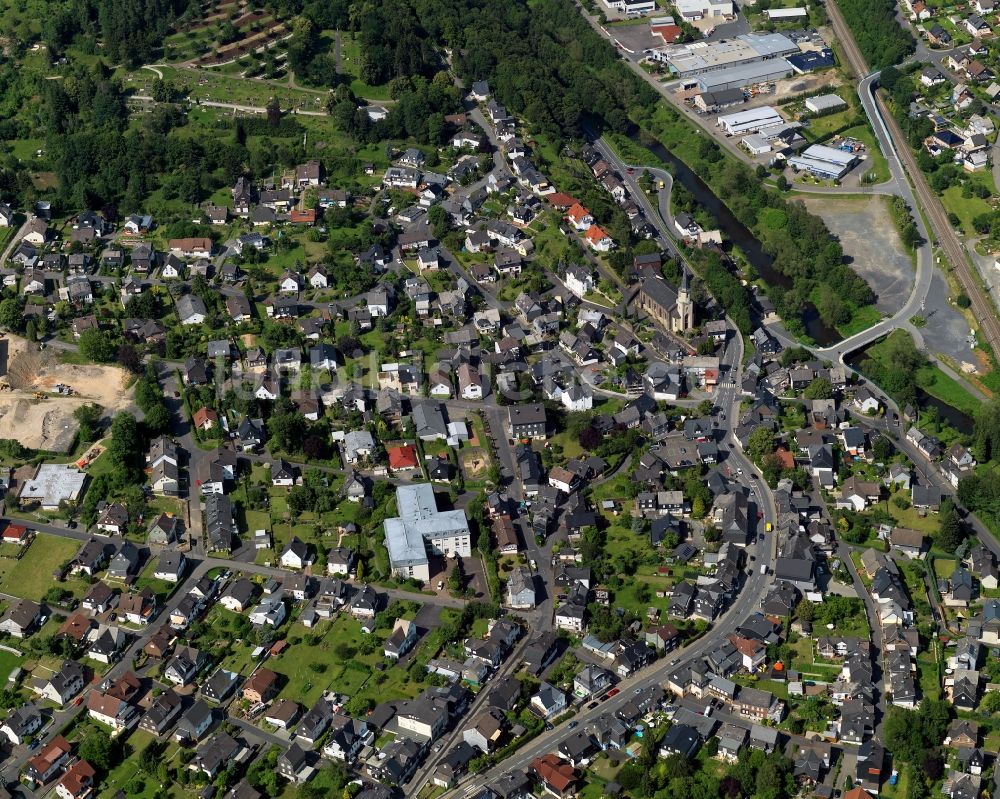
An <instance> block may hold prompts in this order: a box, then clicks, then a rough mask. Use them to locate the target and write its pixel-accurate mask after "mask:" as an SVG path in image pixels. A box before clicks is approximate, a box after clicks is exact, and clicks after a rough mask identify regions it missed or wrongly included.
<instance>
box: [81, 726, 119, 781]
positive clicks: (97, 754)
mask: <svg viewBox="0 0 1000 799" xmlns="http://www.w3.org/2000/svg"><path fill="white" fill-rule="evenodd" d="M79 753H80V757H81V759H83V760H86V761H87V762H88V763H90V764H91V765H92V766H93V767H94V768H96V769H97V770H98V771H101V772H104V773H105V774H106V773H107V772H108V771H110V770H111V769H112V768H113V767H114V766H115V764H116V761H117V759H118V755H119V752H118V747H117V746H116V745H115V742H114V741H112V740H111V736H110V735H108V734H107V733H106V732H105V731H104V730H102V729H98V728H97V727H90V728H88V730H87V733H86V735H84V737H83V740H81V741H80V748H79Z"/></svg>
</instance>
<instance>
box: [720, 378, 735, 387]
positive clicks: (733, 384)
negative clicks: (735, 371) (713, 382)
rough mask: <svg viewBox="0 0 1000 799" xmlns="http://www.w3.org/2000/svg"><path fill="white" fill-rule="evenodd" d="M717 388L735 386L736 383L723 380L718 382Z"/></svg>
mask: <svg viewBox="0 0 1000 799" xmlns="http://www.w3.org/2000/svg"><path fill="white" fill-rule="evenodd" d="M718 387H719V388H736V383H735V382H734V381H732V380H723V381H722V382H721V383H719V384H718Z"/></svg>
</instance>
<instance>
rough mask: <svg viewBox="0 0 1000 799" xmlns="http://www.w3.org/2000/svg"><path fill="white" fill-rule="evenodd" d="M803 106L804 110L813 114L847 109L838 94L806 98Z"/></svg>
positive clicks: (845, 102)
mask: <svg viewBox="0 0 1000 799" xmlns="http://www.w3.org/2000/svg"><path fill="white" fill-rule="evenodd" d="M805 106H806V110H808V111H811V112H812V113H814V114H825V113H826V112H828V111H836V110H837V109H839V108H847V101H846V100H844V98H843V97H841V96H840V95H839V94H820V95H817V96H816V97H809V98H807V99H806V102H805Z"/></svg>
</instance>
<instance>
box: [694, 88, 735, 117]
mask: <svg viewBox="0 0 1000 799" xmlns="http://www.w3.org/2000/svg"><path fill="white" fill-rule="evenodd" d="M746 100H747V98H746V95H745V94H743V91H742V90H741V89H722V90H721V91H718V92H703V93H702V94H699V95H697V96H696V97H695V98H694V104H695V106H696V107H697V108H698V109H699V110H701V111H704V112H706V113H714V112H716V111H721V110H722V109H723V108H731V107H732V106H734V105H743V103H745V102H746Z"/></svg>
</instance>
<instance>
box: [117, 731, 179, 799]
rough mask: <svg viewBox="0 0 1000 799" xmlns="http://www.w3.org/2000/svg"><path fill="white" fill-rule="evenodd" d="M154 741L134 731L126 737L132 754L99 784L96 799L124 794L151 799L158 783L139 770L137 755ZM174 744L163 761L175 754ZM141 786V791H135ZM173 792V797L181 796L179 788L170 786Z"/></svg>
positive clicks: (146, 735) (151, 737)
mask: <svg viewBox="0 0 1000 799" xmlns="http://www.w3.org/2000/svg"><path fill="white" fill-rule="evenodd" d="M155 739H156V736H154V735H152V734H150V733H148V732H144V731H143V730H136V731H135V732H133V733H132V734H131V735H130V736H129V737H128V745H129V747H131V749H132V754H131V755H130V756H129V757H127V758H125V760H123V761H122V762H121V763H119V764H118V765H117V766H115V767H114V768H113V769H111V771H110V772H109V773H108V775H107V777H105V778H104V780H103V781H102V783H101V788H102V790H101V792H100V793H99V794H97V796H98V799H111V798H112V797H114V796H117V795H119V792H124V793H125V795H127V796H129V797H139V799H152V797H154V796H156V794H157V791H158V790H159V787H160V785H159V781H158V780H157V779H156V778H155V777H150V776H147V775H146V774H145V773H143V772H142V771H140V769H139V754H140V753H141V752H142V751H143V750H144V749H145V748H146V747H147V746H149V744H150V743H151V742H152V741H154V740H155ZM177 751H178V747H177V745H176V744H170V745H168V747H167V750H166V751H165V752H164V754H163V759H164V760H167V761H169V760H171V759H173V757H174V756H175V755H176V754H177ZM140 784H141V785H142V788H141V790H136V789H137V788H139V786H140ZM171 787H172V789H173V790H174V793H173V794H172V795H173V796H182V795H184V794H182V793H181V792H180V791H179V790H178V789H179V788H180V786H171Z"/></svg>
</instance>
